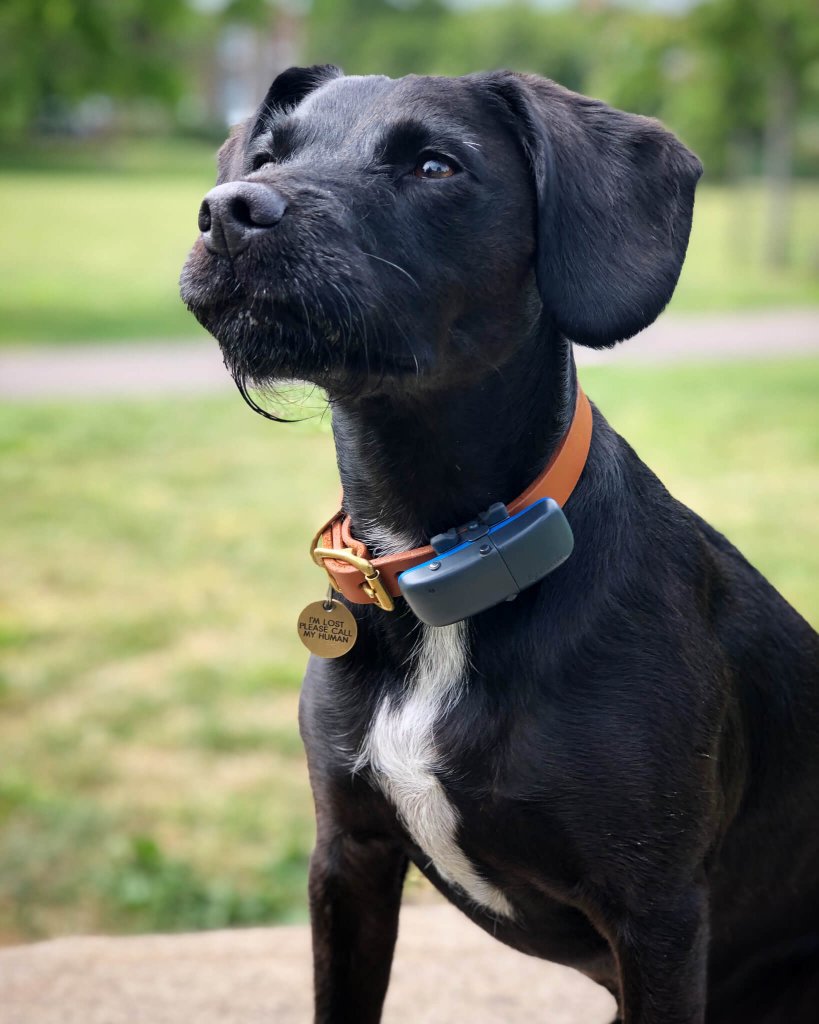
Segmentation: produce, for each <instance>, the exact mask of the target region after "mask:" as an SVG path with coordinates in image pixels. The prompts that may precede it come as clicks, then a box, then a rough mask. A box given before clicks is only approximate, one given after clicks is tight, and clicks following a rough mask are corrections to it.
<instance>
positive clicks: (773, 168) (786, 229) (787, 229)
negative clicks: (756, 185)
mask: <svg viewBox="0 0 819 1024" xmlns="http://www.w3.org/2000/svg"><path fill="white" fill-rule="evenodd" d="M795 120H796V82H795V81H794V78H793V75H792V74H791V72H790V70H789V68H788V67H787V66H786V64H785V63H784V62H780V63H778V64H777V66H776V67H775V68H774V69H773V70H772V72H771V75H770V78H769V80H768V123H767V126H766V131H765V176H766V178H767V181H768V230H767V238H766V245H765V262H766V263H767V264H768V266H770V267H786V266H787V265H788V263H789V262H790V255H791V253H790V250H791V220H792V211H791V207H792V193H793V187H792V186H793V152H794V134H795Z"/></svg>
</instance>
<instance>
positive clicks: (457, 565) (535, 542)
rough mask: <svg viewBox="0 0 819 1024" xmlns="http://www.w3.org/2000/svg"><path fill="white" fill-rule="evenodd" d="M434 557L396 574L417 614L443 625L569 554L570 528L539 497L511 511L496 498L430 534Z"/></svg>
mask: <svg viewBox="0 0 819 1024" xmlns="http://www.w3.org/2000/svg"><path fill="white" fill-rule="evenodd" d="M431 544H432V546H433V548H434V549H435V551H436V557H435V558H430V559H429V560H428V561H426V562H422V563H421V564H420V565H416V566H413V568H412V569H405V570H404V572H402V573H401V574H400V575H399V577H398V586H399V587H400V588H401V593H402V594H403V595H404V597H405V598H406V601H407V604H408V605H409V606H410V608H412V610H413V611H414V612H415V614H416V615H417V616H418V618H419V619H420V620H421V621H422V622H425V623H427V625H429V626H447V625H449V624H450V623H452V622H460V620H461V619H467V618H469V617H470V616H471V615H477V614H478V612H482V611H485V610H486V609H487V608H492V607H493V606H494V605H496V604H500V603H501V602H502V601H511V600H512V599H513V598H515V597H517V595H518V594H519V593H520V592H521V591H522V590H525V589H526V588H527V587H531V586H532V585H533V584H534V583H537V582H538V581H539V580H542V579H543V578H544V576H547V575H548V574H549V573H550V572H552V571H554V570H555V569H556V568H557V567H558V566H559V565H562V563H563V562H565V561H566V559H567V558H568V557H569V555H570V554H571V553H572V549H573V548H574V537H573V535H572V529H571V527H570V526H569V522H568V520H567V519H566V516H565V515H564V514H563V509H562V508H561V507H560V506H559V505H558V504H557V502H556V501H553V500H552V499H551V498H541V499H540V500H539V501H536V502H534V503H533V504H531V505H527V507H526V508H525V509H523V511H521V512H518V513H517V514H516V515H514V516H510V515H509V513H508V511H507V509H506V506H505V505H503V504H502V503H501V502H496V503H495V504H494V505H490V507H489V508H488V509H487V510H486V511H485V512H482V513H481V514H480V515H479V516H477V517H476V518H475V519H474V520H472V521H470V522H469V523H466V524H465V525H464V526H459V527H456V528H454V529H451V530H447V531H446V532H445V533H439V534H437V535H436V536H435V537H433V538H432V540H431Z"/></svg>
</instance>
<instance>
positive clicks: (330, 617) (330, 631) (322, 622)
mask: <svg viewBox="0 0 819 1024" xmlns="http://www.w3.org/2000/svg"><path fill="white" fill-rule="evenodd" d="M296 628H297V630H298V633H299V640H301V642H302V643H303V644H304V646H305V647H306V648H307V650H308V651H310V653H311V654H317V655H318V656H319V657H320V658H340V657H341V656H342V655H343V654H347V652H348V651H350V650H352V648H353V645H354V644H355V642H356V638H357V637H358V623H357V622H356V621H355V617H354V616H353V613H352V612H351V611H350V609H349V608H347V607H346V605H343V604H342V603H341V602H340V601H334V600H333V599H332V597H329V596H328V597H326V598H325V599H324V600H323V601H313V602H311V603H310V604H308V605H307V607H306V608H305V609H304V611H303V612H302V613H301V615H299V621H298V625H297V626H296Z"/></svg>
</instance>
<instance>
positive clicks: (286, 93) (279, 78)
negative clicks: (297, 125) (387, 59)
mask: <svg viewBox="0 0 819 1024" xmlns="http://www.w3.org/2000/svg"><path fill="white" fill-rule="evenodd" d="M343 75H344V72H343V71H342V70H341V68H338V67H336V66H335V64H313V65H312V66H311V67H309V68H288V69H287V70H286V71H282V73H281V74H280V75H276V77H275V78H274V79H273V84H272V85H271V86H270V88H269V89H268V90H267V95H266V96H265V98H264V99H263V100H262V105H261V107H259V113H258V115H257V118H256V123H255V124H254V126H253V131H252V132H251V138H252V137H253V136H254V135H256V134H257V133H258V132H259V131H260V130H261V129H262V128H263V127H264V125H265V122H266V119H267V117H269V115H270V114H273V113H275V112H276V111H284V110H292V109H293V107H296V106H298V105H299V103H301V101H302V100H303V99H304V97H305V96H307V95H308V93H311V92H312V91H313V90H314V89H318V87H319V86H320V85H324V83H325V82H329V81H331V80H332V79H333V78H342V77H343Z"/></svg>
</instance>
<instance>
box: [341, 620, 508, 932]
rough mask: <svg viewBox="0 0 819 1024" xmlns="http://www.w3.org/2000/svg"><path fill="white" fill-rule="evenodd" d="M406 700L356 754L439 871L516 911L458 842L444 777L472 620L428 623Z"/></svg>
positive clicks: (495, 905) (501, 908)
mask: <svg viewBox="0 0 819 1024" xmlns="http://www.w3.org/2000/svg"><path fill="white" fill-rule="evenodd" d="M421 628H422V633H421V637H420V639H419V642H418V645H417V647H416V650H415V652H414V655H413V659H412V663H411V668H410V671H409V673H408V676H407V680H406V688H405V692H404V694H403V695H402V698H401V699H397V700H394V699H393V698H391V697H389V696H387V697H384V698H383V699H382V701H381V703H380V704H379V706H378V708H377V710H376V713H375V715H374V717H373V720H372V723H371V724H370V728H369V730H368V732H367V735H366V738H365V740H364V743H363V744H362V746H361V750H360V752H359V754H358V757H357V759H356V770H361V769H364V768H368V769H369V770H370V771H371V772H372V774H373V776H374V778H375V780H376V783H377V784H378V786H379V787H380V788H381V790H382V791H383V793H384V794H385V796H386V797H387V799H388V800H389V801H390V802H391V803H392V804H393V806H394V807H395V809H396V812H397V813H398V816H399V818H400V819H401V821H402V823H403V825H404V827H405V828H406V829H407V831H408V832H409V834H410V836H411V837H412V839H413V841H414V842H415V843H416V844H417V845H418V846H419V847H420V848H421V849H422V850H423V851H424V853H425V854H426V855H427V856H428V857H429V859H430V860H431V861H432V863H433V865H434V866H435V869H436V871H437V872H438V874H439V875H440V876H441V877H442V878H443V879H444V880H445V881H447V882H449V883H451V884H453V885H455V886H457V887H458V888H460V889H461V890H463V891H464V892H465V893H466V894H467V895H468V896H469V897H470V898H471V899H473V900H474V901H475V902H476V903H478V904H480V905H481V906H483V907H485V908H487V909H489V910H491V911H492V912H493V913H494V914H500V915H504V916H512V909H511V907H510V905H509V903H508V901H507V899H506V897H505V896H504V895H503V893H502V892H500V890H499V889H497V888H496V887H495V886H493V885H491V884H490V883H489V882H487V881H486V879H485V878H483V877H482V876H481V874H480V873H479V871H478V870H477V869H476V868H475V866H474V865H473V864H472V863H471V861H470V860H469V859H468V858H467V856H466V855H465V854H464V852H463V851H462V850H461V848H460V846H459V845H458V830H459V827H460V818H459V815H458V811H457V810H456V808H455V807H454V806H453V804H452V802H451V801H450V800H449V798H448V796H447V793H446V790H445V788H444V785H443V783H442V781H441V780H442V778H445V777H446V772H447V769H448V767H449V766H448V765H447V763H446V756H445V752H444V751H442V750H440V749H439V748H438V747H437V746H436V742H435V727H436V723H437V722H438V721H439V720H440V718H441V716H442V715H443V714H444V713H446V712H448V711H450V710H452V708H453V707H454V706H455V705H456V704H457V703H458V701H459V700H460V698H461V695H462V693H463V689H464V686H465V684H466V675H467V669H468V663H469V651H468V629H467V626H466V624H465V623H463V622H459V623H455V624H454V625H451V626H443V627H435V626H422V627H421Z"/></svg>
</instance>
